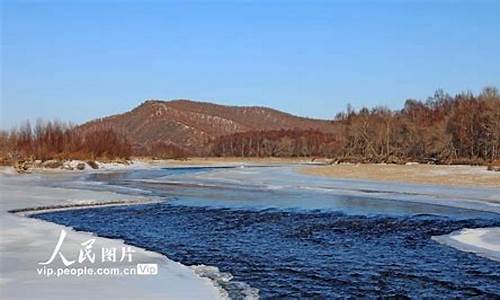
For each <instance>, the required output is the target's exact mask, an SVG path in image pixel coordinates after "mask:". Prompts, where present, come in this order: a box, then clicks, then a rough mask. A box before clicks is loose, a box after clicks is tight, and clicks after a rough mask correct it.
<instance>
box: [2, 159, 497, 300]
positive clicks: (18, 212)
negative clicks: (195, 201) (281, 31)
mask: <svg viewBox="0 0 500 300" xmlns="http://www.w3.org/2000/svg"><path fill="white" fill-rule="evenodd" d="M201 162H204V163H200V161H189V163H188V162H186V163H184V164H178V161H175V162H172V161H169V162H165V161H161V162H158V163H156V164H149V163H148V164H146V163H144V164H142V163H139V164H135V166H134V164H132V165H129V166H125V167H124V168H112V169H101V170H90V171H83V172H77V171H66V170H50V171H48V172H45V170H43V169H42V170H39V171H37V172H35V173H33V174H31V175H12V176H5V175H4V174H3V175H2V174H0V179H1V183H2V186H3V185H4V181H5V178H11V179H12V178H17V179H19V180H21V181H30V179H31V180H36V177H40V175H41V176H42V177H43V176H44V175H56V174H58V175H62V176H71V175H78V174H91V173H99V172H113V171H120V170H124V171H125V170H130V169H134V168H155V167H158V168H161V167H197V166H221V165H222V166H238V165H247V164H249V162H248V161H236V160H225V164H221V162H218V161H217V162H214V161H212V160H209V159H207V160H203V161H201ZM259 162H263V163H265V162H266V161H265V160H259ZM276 163H277V164H290V163H291V162H290V161H286V162H283V161H279V162H276ZM295 164H296V167H297V168H298V169H297V168H295V172H298V173H302V174H304V173H303V169H304V168H311V169H316V168H322V166H309V167H308V166H300V165H299V164H297V162H295ZM250 165H256V164H250ZM351 167H354V166H351ZM307 175H309V174H307ZM334 178H335V177H334ZM45 179H47V177H45ZM347 179H350V180H356V179H355V178H347ZM44 188H45V189H47V188H46V187H44ZM51 189H53V190H54V189H62V190H66V191H68V190H71V189H64V188H51ZM24 192H25V191H23V190H21V191H19V193H20V194H25V193H24ZM78 192H82V193H90V194H92V193H102V194H114V193H111V192H94V191H89V190H78ZM114 196H119V197H122V198H123V197H127V198H143V199H141V200H138V199H135V200H130V199H129V200H109V198H106V199H105V200H103V199H101V200H95V202H92V203H88V202H87V203H79V202H77V203H70V204H56V205H52V206H50V205H45V206H44V205H39V206H33V207H21V208H14V209H10V210H8V211H7V213H8V214H9V215H11V216H15V217H22V218H23V219H28V220H33V221H34V222H35V224H39V223H38V222H41V223H45V224H49V225H48V227H54V229H55V228H60V227H64V226H61V225H58V224H55V223H49V222H44V221H41V220H39V219H33V218H27V217H29V216H30V215H32V214H37V213H42V212H49V211H57V210H72V209H87V208H92V207H100V206H117V205H135V204H143V203H154V200H152V199H149V197H141V196H129V195H122V194H114ZM3 198H5V196H2V199H3ZM111 199H112V197H111ZM106 201H107V202H106ZM480 202H481V203H482V204H485V203H488V202H486V201H480ZM2 203H3V200H2ZM448 205H450V203H448ZM457 207H459V205H457ZM2 208H3V207H2ZM1 213H2V215H3V214H4V213H5V211H4V210H3V211H2V212H1ZM497 213H498V212H497ZM2 218H3V216H2ZM2 221H3V220H2ZM44 226H46V225H44ZM2 227H3V226H2ZM29 227H34V226H33V224H32V225H29ZM29 227H28V226H27V227H26V228H29ZM65 228H67V227H65ZM67 229H68V230H71V234H78V235H80V234H81V235H83V236H86V237H88V236H91V237H94V238H97V239H99V240H110V239H106V238H103V237H96V236H95V235H93V234H92V233H91V232H76V231H74V230H72V229H70V228H67ZM462 230H468V229H466V228H464V229H462ZM482 230H486V231H488V232H490V230H497V229H495V228H486V229H482ZM492 232H493V231H492ZM496 232H498V234H499V235H500V230H498V231H496ZM482 233H484V232H482ZM455 234H456V232H452V233H450V234H449V235H445V236H439V237H433V238H432V239H433V240H435V241H436V242H439V243H442V244H445V245H447V246H451V247H454V248H456V249H459V250H461V251H468V252H474V253H476V254H478V255H481V256H485V257H488V258H490V257H489V256H493V257H496V256H498V257H500V254H499V252H498V251H497V252H493V255H488V251H485V250H484V249H481V248H480V247H476V248H477V249H476V248H474V245H471V244H470V243H471V240H470V239H468V240H467V239H466V240H463V241H462V242H461V243H458V242H453V241H452V242H449V241H450V240H451V238H450V237H449V236H452V235H455ZM110 241H112V243H114V242H118V243H123V241H121V240H110ZM472 241H474V239H472ZM498 241H499V242H498V243H499V245H500V239H498ZM467 242H469V244H467ZM1 246H3V245H1ZM134 248H137V249H141V250H140V251H145V252H146V253H147V252H151V251H148V250H146V249H144V248H138V247H134ZM471 249H472V250H471ZM486 250H487V249H486ZM151 253H153V255H152V256H156V255H159V256H161V257H163V258H164V259H165V260H167V261H170V260H169V259H168V258H167V257H166V256H164V255H162V254H159V253H156V252H151ZM484 253H486V254H484ZM146 257H149V256H148V255H146ZM492 259H494V258H492ZM170 262H171V263H175V264H178V263H176V262H174V261H170ZM179 265H181V264H179ZM181 266H182V267H185V268H188V269H189V271H188V273H191V274H195V275H194V276H196V277H198V280H200V279H201V282H203V280H205V279H206V280H209V279H207V278H206V277H200V276H199V275H198V274H197V273H196V272H195V271H194V269H193V268H191V267H188V266H184V265H181ZM182 267H180V268H181V269H182ZM3 273H4V272H3V271H2V277H3V276H4V275H3ZM4 281H5V280H4V278H2V279H1V282H2V284H3V282H4ZM209 281H210V285H211V288H214V289H215V290H216V291H217V296H216V297H214V298H223V297H225V296H224V293H223V291H221V290H220V289H219V288H218V287H217V286H216V282H213V281H212V280H209ZM205 284H206V283H205ZM202 285H204V284H202ZM209 290H210V288H209ZM212 293H213V290H212ZM1 294H2V295H3V294H4V292H2V293H1ZM163 296H165V295H163ZM125 298H127V297H125ZM152 298H155V297H152ZM167 298H168V294H167ZM174 298H176V299H178V298H179V299H180V298H183V297H182V295H176V296H175V297H174ZM187 298H189V297H187Z"/></svg>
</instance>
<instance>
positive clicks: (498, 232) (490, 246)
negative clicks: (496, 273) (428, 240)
mask: <svg viewBox="0 0 500 300" xmlns="http://www.w3.org/2000/svg"><path fill="white" fill-rule="evenodd" d="M432 239H433V240H435V241H437V242H439V243H442V244H445V245H448V246H451V247H454V248H456V249H459V250H462V251H467V252H472V253H475V254H477V255H480V256H484V257H487V258H489V259H492V260H496V261H500V227H493V228H476V229H468V228H465V229H462V230H459V231H456V232H452V233H450V234H447V235H441V236H435V237H433V238H432Z"/></svg>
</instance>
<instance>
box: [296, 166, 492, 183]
mask: <svg viewBox="0 0 500 300" xmlns="http://www.w3.org/2000/svg"><path fill="white" fill-rule="evenodd" d="M300 172H301V173H303V174H308V175H318V176H324V177H330V178H336V179H360V180H373V181H385V182H399V183H416V184H436V185H446V186H461V187H493V188H500V172H494V171H488V170H487V169H486V167H484V166H464V165H457V166H448V165H427V164H415V165H411V164H410V165H384V164H340V165H328V166H314V167H303V168H301V169H300Z"/></svg>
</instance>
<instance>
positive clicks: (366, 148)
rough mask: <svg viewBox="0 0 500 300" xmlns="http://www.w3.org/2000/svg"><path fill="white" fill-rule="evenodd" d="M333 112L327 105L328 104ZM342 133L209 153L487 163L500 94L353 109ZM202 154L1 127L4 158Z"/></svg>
mask: <svg viewBox="0 0 500 300" xmlns="http://www.w3.org/2000/svg"><path fill="white" fill-rule="evenodd" d="M324 109H327V108H324ZM331 126H332V128H333V129H334V130H331V133H324V132H322V131H319V130H311V129H307V128H296V129H288V130H268V131H247V132H239V133H234V134H231V135H225V136H219V137H217V138H215V139H211V140H210V141H208V142H207V145H206V153H204V155H206V156H224V157H229V156H231V157H327V158H331V159H333V160H334V161H339V162H342V161H350V162H387V163H405V162H408V161H417V162H427V163H439V164H456V163H464V164H484V163H487V162H492V161H495V160H498V159H499V156H500V153H499V146H500V95H499V92H498V90H497V89H496V88H494V87H488V88H484V89H483V90H482V92H481V93H480V94H478V95H473V94H472V93H470V92H463V93H460V94H458V95H456V96H450V95H448V94H446V93H445V92H443V91H441V90H438V91H437V92H436V93H435V94H434V96H432V97H429V98H428V99H427V100H426V101H417V100H412V99H410V100H407V101H406V103H405V104H404V107H403V109H401V110H396V111H393V110H389V109H388V108H385V107H374V108H371V109H369V108H361V109H359V110H355V109H353V108H352V107H351V106H348V107H347V110H346V111H345V112H342V113H339V114H337V115H336V116H335V118H334V119H333V120H332V121H331ZM190 155H194V152H192V151H189V149H185V148H181V147H178V146H176V145H173V144H171V143H169V142H168V141H157V142H155V143H152V144H150V145H138V144H132V143H131V142H130V141H129V140H128V139H127V137H126V136H125V135H124V134H119V133H117V132H115V131H114V130H113V129H112V128H99V129H95V130H92V131H83V130H81V129H80V128H79V127H78V126H76V127H75V126H71V125H67V124H63V123H60V122H43V121H39V122H37V123H36V124H35V125H34V126H32V125H31V124H30V123H29V122H27V123H25V124H24V125H22V126H20V127H19V128H16V129H13V130H11V131H8V132H7V131H2V132H0V160H1V161H2V162H3V163H4V164H5V163H13V162H14V161H16V160H20V159H31V160H35V159H40V160H48V159H128V158H130V157H131V156H148V157H157V158H181V157H185V156H190Z"/></svg>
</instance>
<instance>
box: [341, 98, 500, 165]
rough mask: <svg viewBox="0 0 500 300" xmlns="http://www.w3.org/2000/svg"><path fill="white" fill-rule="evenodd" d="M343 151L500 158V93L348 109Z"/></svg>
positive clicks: (381, 157) (373, 156) (453, 159)
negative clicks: (397, 106) (393, 107)
mask: <svg viewBox="0 0 500 300" xmlns="http://www.w3.org/2000/svg"><path fill="white" fill-rule="evenodd" d="M334 124H336V125H337V126H339V127H340V128H341V134H340V135H339V144H338V145H337V147H338V148H339V150H340V151H339V156H340V157H343V158H345V159H360V158H361V159H365V160H369V161H370V162H397V161H400V160H404V161H408V160H414V161H420V162H435V163H466V164H481V163H484V162H487V161H493V160H495V159H497V158H499V155H500V153H499V146H500V95H499V94H498V91H497V90H496V89H495V88H485V89H484V90H483V92H482V93H481V94H480V95H478V96H474V95H473V94H471V93H461V94H458V95H457V96H455V97H451V96H449V95H447V94H445V93H444V92H442V91H438V92H436V94H435V95H434V96H433V97H430V98H429V99H428V100H427V101H426V102H425V103H423V102H420V101H415V100H407V101H406V103H405V106H404V108H403V109H402V110H401V111H396V112H394V111H390V110H388V109H385V108H380V107H377V108H374V109H372V110H368V109H367V108H363V109H361V110H360V111H359V112H355V111H353V110H352V109H348V110H347V112H346V113H341V114H339V115H337V117H336V119H335V121H334Z"/></svg>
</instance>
